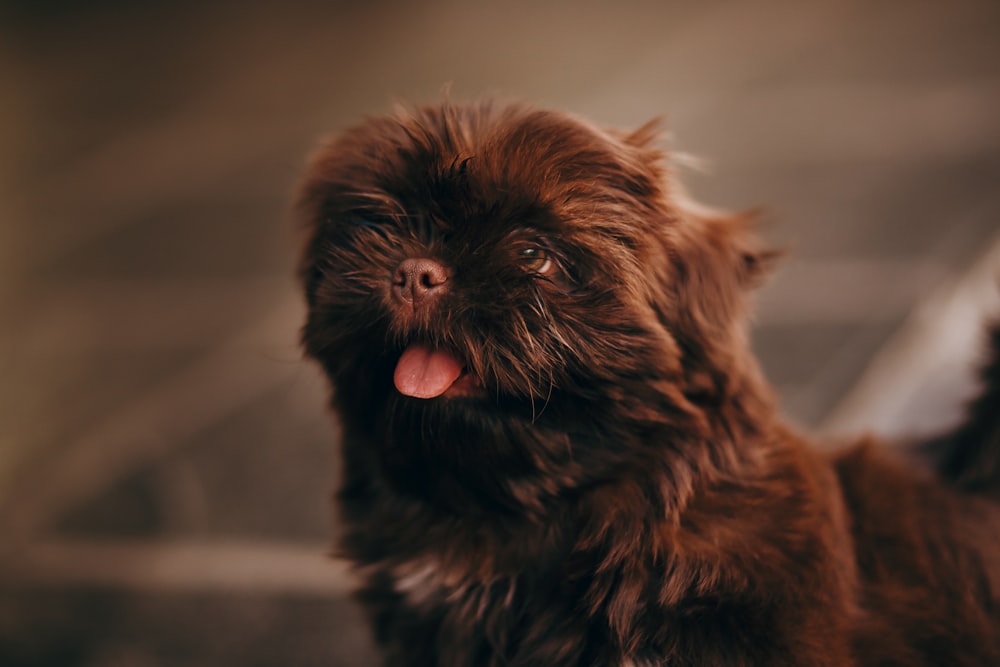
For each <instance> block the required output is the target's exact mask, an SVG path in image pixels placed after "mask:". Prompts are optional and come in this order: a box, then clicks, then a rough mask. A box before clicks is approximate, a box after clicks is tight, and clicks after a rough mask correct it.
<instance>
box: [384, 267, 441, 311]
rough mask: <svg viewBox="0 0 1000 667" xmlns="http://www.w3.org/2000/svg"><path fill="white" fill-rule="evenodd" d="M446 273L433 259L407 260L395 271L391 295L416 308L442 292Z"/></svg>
mask: <svg viewBox="0 0 1000 667" xmlns="http://www.w3.org/2000/svg"><path fill="white" fill-rule="evenodd" d="M447 282H448V272H447V270H445V268H444V266H442V265H441V264H440V263H438V262H435V261H434V260H433V259H426V258H420V259H407V260H404V261H403V263H401V264H400V265H399V267H398V268H397V269H396V274H395V276H394V277H393V293H394V294H395V295H396V298H397V299H398V300H399V301H400V302H402V303H404V304H406V305H413V306H417V305H418V304H420V303H422V302H424V301H426V300H427V299H429V298H431V297H434V296H437V295H438V294H440V293H441V292H443V291H444V285H445V283H447Z"/></svg>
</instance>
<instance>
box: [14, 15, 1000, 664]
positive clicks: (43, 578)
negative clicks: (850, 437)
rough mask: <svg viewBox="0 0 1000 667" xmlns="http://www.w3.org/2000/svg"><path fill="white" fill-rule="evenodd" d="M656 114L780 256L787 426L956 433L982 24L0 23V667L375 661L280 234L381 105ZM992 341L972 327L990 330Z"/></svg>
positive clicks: (946, 19) (993, 119)
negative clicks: (779, 248)
mask: <svg viewBox="0 0 1000 667" xmlns="http://www.w3.org/2000/svg"><path fill="white" fill-rule="evenodd" d="M445 87H450V90H451V95H452V97H454V98H456V99H470V98H475V97H478V96H480V95H482V94H495V95H498V96H500V97H502V98H517V99H525V100H528V101H531V102H534V103H536V104H539V105H544V106H552V107H557V108H562V109H566V110H570V111H573V112H575V113H578V114H581V115H584V116H587V117H589V118H591V119H593V120H595V121H598V122H600V123H603V124H607V125H614V126H623V127H628V126H635V125H638V124H640V123H643V122H645V121H646V120H648V119H649V118H651V117H653V116H657V115H664V116H666V118H667V121H668V126H669V127H670V128H671V130H672V137H671V139H670V142H669V145H670V146H671V149H672V150H674V151H676V152H678V153H683V154H684V155H685V156H687V157H686V159H685V162H686V163H687V164H690V165H691V167H689V168H687V169H685V180H686V182H687V183H688V185H689V187H690V188H691V189H692V190H693V192H694V193H695V195H696V196H697V197H699V198H701V199H702V200H704V201H706V202H708V203H711V204H715V205H720V206H728V207H745V206H753V205H758V204H764V205H767V206H768V207H769V210H770V215H769V219H770V221H771V224H770V226H769V228H768V229H767V230H766V234H767V235H768V236H769V238H771V239H772V240H773V241H774V242H776V243H779V244H785V245H788V246H789V248H790V250H791V252H792V254H791V256H790V258H789V259H788V260H787V261H786V262H785V263H784V265H783V266H782V268H781V270H780V271H779V273H778V274H777V275H776V276H775V278H774V279H773V280H772V281H771V282H770V284H769V285H768V286H767V287H766V288H765V289H764V290H763V291H762V293H761V295H760V300H759V312H758V317H757V326H756V328H755V330H754V345H755V347H756V349H757V350H758V352H759V354H760V356H761V358H762V361H763V363H764V366H765V368H766V370H767V373H768V375H769V376H770V377H771V379H772V380H773V381H774V383H775V385H776V387H777V389H778V391H779V394H780V396H781V400H782V404H783V406H784V409H785V411H786V412H787V413H788V414H789V416H790V417H791V418H792V419H794V420H795V421H796V422H797V423H798V424H800V425H802V426H805V427H809V428H814V429H818V430H820V431H822V432H825V433H828V434H836V433H840V432H844V431H848V430H851V429H854V428H856V427H861V426H870V427H873V428H875V429H876V430H879V431H881V432H884V433H888V434H892V435H901V434H905V433H910V432H914V431H926V430H929V429H935V428H940V427H943V426H944V425H946V424H947V423H948V422H949V421H952V420H954V419H955V418H956V415H958V414H959V411H960V406H961V401H962V398H963V397H964V396H967V395H968V392H969V391H970V389H971V388H972V387H973V382H972V379H971V375H970V373H969V369H970V365H971V364H972V362H973V360H974V358H975V355H976V351H977V349H978V342H979V338H980V335H979V333H980V332H979V328H978V327H979V322H980V321H981V320H982V319H983V318H984V317H985V315H986V314H987V313H988V312H990V311H991V309H994V308H995V300H996V282H995V277H996V275H997V272H998V268H1000V237H998V231H1000V3H997V2H995V0H954V1H952V2H947V3H945V2H939V1H937V0H906V1H904V0H879V1H877V2H872V1H871V0H856V1H851V0H814V1H812V2H808V3H806V2H795V1H793V0H784V1H779V0H775V1H746V0H739V1H737V0H729V1H726V0H702V1H701V2H653V1H652V0H650V1H647V2H642V1H633V2H614V3H612V2H600V1H597V0H582V1H580V2H551V3H549V2H527V1H526V0H508V1H507V2H504V3H499V2H497V3H487V2H469V1H465V2H460V1H458V0H454V1H448V0H434V1H431V2H409V3H404V2H389V1H386V0H370V1H368V2H350V1H347V0H341V1H334V2H326V3H318V2H304V1H303V2H294V1H292V2H283V3H274V2H272V3H266V2H260V1H253V0H250V1H244V2H193V1H190V0H175V1H173V2H157V1H154V0H133V1H130V2H126V1H125V0H119V1H116V0H104V1H95V2H87V3H83V2H73V1H72V0H22V1H20V2H10V1H6V2H2V3H0V91H2V92H0V665H4V666H15V665H16V666H21V665H24V666H28V665H81V666H87V667H112V666H114V667H117V666H132V665H134V666H137V667H146V666H158V665H185V666H186V667H192V666H199V665H206V666H208V665H213V666H215V665H241V666H254V665H261V666H263V665H281V666H290V665H291V666H298V665H303V666H308V665H326V666H330V665H334V666H345V667H348V666H350V667H353V666H357V667H361V666H366V665H373V664H375V662H374V660H373V653H372V651H371V649H370V646H369V643H370V642H369V638H368V635H367V632H366V630H365V629H364V627H363V625H362V624H361V623H360V615H359V614H358V612H357V610H356V609H355V608H354V606H353V605H352V603H351V602H350V601H349V600H348V598H347V591H348V590H349V589H350V587H351V580H350V574H349V572H348V571H347V570H346V568H345V567H344V565H343V564H342V563H341V562H339V561H337V560H330V559H328V558H327V557H326V552H327V550H328V546H327V545H328V543H329V538H330V535H331V534H332V533H333V532H334V531H335V530H336V526H335V525H334V521H333V519H332V518H331V517H332V512H331V510H330V508H329V506H328V498H329V496H330V493H331V491H332V489H333V487H334V484H335V480H336V475H337V462H336V456H335V442H336V432H335V428H334V426H333V424H332V423H331V421H330V420H329V419H328V417H327V416H326V415H325V411H324V402H325V387H324V385H323V384H322V382H321V381H320V379H319V378H318V376H317V373H316V372H315V371H314V369H312V368H311V367H310V366H308V365H306V364H304V363H302V362H301V360H300V353H299V351H298V349H297V346H296V336H297V329H298V326H299V324H300V322H301V320H302V307H301V304H300V303H299V297H298V295H297V293H296V288H295V285H294V282H293V279H292V271H293V264H294V253H295V245H294V242H293V234H292V232H291V229H290V225H289V222H288V220H287V218H286V208H287V205H288V201H289V193H290V191H291V189H292V187H293V184H294V182H295V180H296V177H297V176H298V174H299V173H300V167H301V164H302V161H303V158H304V156H305V155H306V154H307V153H308V151H309V150H310V148H311V147H312V146H313V145H314V143H315V141H316V140H317V139H318V138H319V137H320V136H321V135H323V134H325V133H328V132H335V131H336V130H338V129H340V128H343V127H345V126H347V125H349V124H353V123H355V122H357V121H359V120H360V119H362V118H363V117H364V116H366V115H372V114H379V113H383V112H386V111H388V110H389V109H390V108H391V104H392V102H393V100H395V99H401V100H408V101H420V102H433V101H436V100H438V99H440V98H441V94H442V91H443V90H444V89H445ZM993 312H995V310H994V311H993Z"/></svg>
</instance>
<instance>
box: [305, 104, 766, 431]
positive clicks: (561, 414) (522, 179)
mask: <svg viewBox="0 0 1000 667" xmlns="http://www.w3.org/2000/svg"><path fill="white" fill-rule="evenodd" d="M655 139H656V132H655V131H654V130H653V129H652V127H645V128H642V129H640V130H638V131H636V132H633V133H616V132H609V131H604V130H601V129H598V128H596V127H594V126H592V125H590V124H588V123H585V122H583V121H581V120H578V119H576V118H573V117H571V116H567V115H564V114H560V113H554V112H548V111H538V110H534V109H531V108H527V107H522V106H508V107H496V106H493V105H491V104H489V103H483V104H478V105H470V106H459V105H452V104H444V105H441V106H437V107H431V108H423V109H418V110H415V111H414V110H411V111H400V112H398V113H397V115H395V116H391V117H385V118H377V119H373V120H370V121H368V122H367V123H365V124H363V125H361V126H360V127H357V128H355V129H353V130H350V131H347V132H345V133H344V134H342V135H341V136H339V137H338V138H336V139H334V140H332V141H330V142H329V143H327V144H325V145H323V146H322V147H321V148H320V150H319V151H318V153H317V154H316V156H315V157H314V159H313V160H312V162H311V164H310V166H309V168H308V171H307V174H306V178H305V181H304V183H303V186H302V190H301V195H300V201H299V207H298V211H299V214H300V216H301V217H302V219H303V220H304V221H305V223H306V226H307V229H308V235H309V239H308V242H307V244H306V249H305V253H304V257H303V261H302V264H301V278H302V281H303V284H304V286H305V292H306V298H307V301H308V308H309V311H308V320H307V323H306V326H305V328H304V335H303V340H304V343H305V348H306V351H307V353H308V354H309V355H311V356H312V357H314V358H316V359H317V360H319V361H320V362H321V363H322V365H323V367H324V369H325V370H326V372H327V374H328V375H329V377H330V379H331V381H332V382H333V384H334V388H335V395H336V397H337V402H338V404H339V405H340V407H341V411H342V413H344V418H345V419H346V420H355V421H356V422H357V423H358V424H360V425H361V426H362V427H363V428H367V429H369V430H371V429H376V430H378V429H384V428H385V425H386V424H387V423H390V422H393V420H395V419H397V418H398V417H399V415H402V414H405V415H408V417H407V420H406V421H405V426H403V425H401V424H402V422H401V423H400V426H399V428H405V429H414V430H416V431H417V432H416V433H413V434H411V436H412V437H413V438H414V439H416V438H418V437H419V435H420V433H419V431H420V428H426V424H427V423H429V422H428V421H427V420H429V419H431V420H433V419H438V420H444V421H443V422H441V423H445V422H447V420H448V419H450V418H452V417H454V419H456V420H457V419H459V418H461V420H463V423H465V424H470V423H479V424H481V425H482V424H489V425H490V428H501V429H503V428H509V425H507V426H505V425H503V424H499V425H498V424H497V423H496V420H498V419H499V420H504V419H507V420H514V421H515V422H517V423H531V424H533V425H544V423H543V422H544V420H546V419H548V420H549V421H550V422H551V421H552V420H556V421H559V420H561V422H560V423H561V424H562V425H563V426H562V428H563V429H565V428H566V424H568V423H575V424H585V423H589V420H590V419H591V417H592V416H593V415H594V414H595V413H597V412H599V413H601V414H604V413H605V412H606V411H608V410H610V409H611V407H612V406H617V409H620V410H623V411H625V412H627V413H628V414H629V415H631V416H632V417H634V418H635V419H637V420H640V421H641V420H642V419H651V420H653V421H655V420H657V419H662V418H663V416H664V415H665V414H669V413H670V412H671V411H672V410H674V411H678V412H685V411H688V412H690V411H691V409H692V407H691V405H690V402H691V401H692V400H695V399H696V397H695V396H694V395H696V394H706V393H711V392H715V391H723V390H724V388H723V385H725V383H726V381H727V380H726V378H727V377H729V375H730V374H731V373H732V371H733V370H734V367H733V364H736V363H743V361H742V359H741V358H740V355H742V354H743V353H744V350H743V347H742V343H741V341H742V334H741V326H740V322H741V320H742V311H743V308H742V303H743V296H742V293H743V291H744V290H743V288H744V287H745V286H746V285H747V284H748V283H750V282H751V281H752V279H753V278H754V277H755V276H756V275H757V273H758V270H759V268H760V266H761V264H762V255H761V254H760V253H759V252H758V251H757V249H756V247H755V245H754V243H753V240H752V238H751V237H750V235H749V234H748V232H747V229H746V227H747V225H746V224H745V223H746V221H745V220H744V219H741V218H735V217H726V216H721V215H713V214H711V213H707V212H699V211H697V210H695V209H694V207H692V206H690V205H686V204H682V203H681V201H682V197H681V196H680V195H679V194H678V193H677V192H675V189H674V187H673V185H672V184H671V182H670V180H669V178H668V173H667V167H666V164H665V159H664V156H663V155H662V154H661V153H660V152H659V151H658V150H657V149H656V148H655V147H653V146H652V144H653V142H654V141H655ZM421 425H423V426H421ZM397 435H398V434H397Z"/></svg>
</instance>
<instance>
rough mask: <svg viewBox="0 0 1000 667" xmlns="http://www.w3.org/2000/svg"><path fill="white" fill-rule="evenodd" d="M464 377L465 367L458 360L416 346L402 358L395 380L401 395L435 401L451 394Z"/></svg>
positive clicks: (427, 348)
mask: <svg viewBox="0 0 1000 667" xmlns="http://www.w3.org/2000/svg"><path fill="white" fill-rule="evenodd" d="M461 374H462V365H461V364H460V363H458V360H457V359H455V357H453V356H451V355H450V354H448V353H447V352H443V351H441V350H432V349H431V348H429V347H427V346H426V345H420V344H417V343H414V344H413V345H411V346H409V347H408V348H406V350H405V351H404V352H403V356H401V357H400V358H399V362H398V363H397V364H396V373H395V374H394V375H393V380H394V381H395V383H396V389H398V390H399V393H401V394H405V395H407V396H413V397H414V398H434V397H435V396H440V395H441V394H443V393H444V392H446V391H448V387H450V386H451V385H453V384H454V383H455V380H457V379H458V377H459V376H460V375H461Z"/></svg>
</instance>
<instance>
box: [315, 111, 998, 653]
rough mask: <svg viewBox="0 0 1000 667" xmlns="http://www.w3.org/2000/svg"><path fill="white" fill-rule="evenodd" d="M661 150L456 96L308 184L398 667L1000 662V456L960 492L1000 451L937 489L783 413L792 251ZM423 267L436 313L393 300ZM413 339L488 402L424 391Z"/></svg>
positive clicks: (338, 367) (325, 347) (324, 294)
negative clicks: (783, 316) (685, 187)
mask: <svg viewBox="0 0 1000 667" xmlns="http://www.w3.org/2000/svg"><path fill="white" fill-rule="evenodd" d="M655 140H656V132H655V129H654V128H652V127H651V126H647V127H645V128H642V129H640V130H639V131H637V132H634V133H631V134H629V133H618V132H611V131H604V130H601V129H598V128H596V127H594V126H592V125H590V124H588V123H586V122H584V121H581V120H579V119H576V118H574V117H571V116H568V115H565V114H561V113H555V112H550V111H540V110H535V109H532V108H530V107H526V106H518V105H513V106H499V105H494V104H491V103H489V102H484V103H480V104H473V105H458V104H452V103H445V104H443V105H440V106H434V107H428V108H420V109H416V110H400V111H399V112H398V113H397V114H396V115H393V116H391V117H383V118H375V119H371V120H369V121H367V122H366V123H364V124H362V125H360V126H358V127H356V128H354V129H351V130H349V131H347V132H345V133H343V134H341V135H340V136H339V137H338V138H336V139H334V140H332V141H330V142H329V143H326V144H324V145H323V146H322V147H321V148H320V150H319V151H318V153H317V154H316V156H315V157H314V159H313V160H312V162H311V163H310V165H309V167H308V170H307V173H306V177H305V179H304V182H303V184H302V189H301V195H300V199H299V203H298V208H297V211H298V215H299V216H300V217H301V220H303V221H304V224H305V226H306V228H307V230H308V236H309V240H308V243H307V244H306V249H305V252H304V255H303V260H302V264H301V279H302V284H303V286H304V289H305V294H306V299H307V302H308V307H309V311H308V320H307V323H306V325H305V327H304V331H303V341H304V346H305V349H306V352H307V354H308V355H309V356H311V357H312V358H314V359H315V360H316V361H318V362H319V363H320V364H321V365H322V367H323V369H324V371H325V372H326V374H327V375H328V377H329V379H330V382H331V385H332V388H333V394H332V405H333V408H334V411H335V412H336V414H337V415H338V416H339V421H340V424H341V427H342V454H343V484H342V488H341V489H340V492H339V494H338V501H339V508H340V512H341V517H342V522H343V524H344V526H345V528H344V534H343V538H342V544H341V547H342V550H343V553H344V554H346V555H347V556H348V557H349V558H351V559H352V560H353V561H354V562H355V563H356V565H357V568H358V572H359V573H360V575H361V577H362V579H363V582H364V583H363V587H362V589H361V591H360V592H359V598H360V600H361V601H362V602H363V604H364V605H365V607H366V608H367V609H368V611H369V612H370V615H371V619H372V624H373V629H374V634H375V638H376V640H377V642H378V644H379V645H380V646H381V648H382V650H383V651H384V655H385V661H386V664H387V665H393V666H404V665H409V666H420V667H427V666H434V665H439V666H449V667H459V666H461V667H469V666H470V665H472V666H480V665H482V666H486V667H500V666H504V667H513V666H522V667H527V666H536V665H537V666H540V667H541V666H545V667H556V666H560V665H596V666H609V667H610V666H614V667H650V666H653V665H671V666H688V665H690V666H695V665H698V666H704V665H1000V611H998V609H1000V607H998V599H1000V537H998V536H1000V508H998V506H997V504H996V503H995V500H991V497H992V498H995V497H996V488H997V477H996V475H995V470H996V466H995V465H994V468H993V471H994V472H993V473H992V477H990V478H989V480H988V481H989V483H988V484H985V487H986V488H985V489H983V488H979V487H977V489H976V490H975V492H971V491H965V490H961V489H959V488H958V487H959V486H961V484H960V483H959V482H958V481H957V480H959V479H964V477H963V475H966V476H967V474H969V473H968V471H970V470H973V469H974V468H975V466H976V465H977V461H978V460H980V459H982V460H989V458H990V457H992V460H994V461H995V460H996V457H997V456H998V449H997V448H998V445H996V444H995V443H994V444H993V445H990V447H991V448H992V449H991V450H989V451H985V452H984V451H983V450H984V448H978V449H977V448H975V447H973V446H971V445H967V446H965V450H963V451H969V452H971V453H970V455H969V457H967V458H968V459H969V460H966V461H964V462H963V463H962V464H961V466H959V464H958V463H954V462H952V463H953V467H961V468H962V470H951V471H945V473H942V474H937V475H936V474H935V473H933V472H932V471H931V469H930V466H920V465H918V464H913V463H904V462H902V461H897V460H896V459H895V458H894V457H893V456H892V455H891V454H890V453H889V452H888V451H887V450H886V449H884V448H882V447H879V446H878V445H877V444H875V443H871V442H869V441H867V440H859V441H858V442H857V443H855V444H853V445H852V446H850V447H848V448H847V449H845V450H844V451H842V452H841V453H839V454H837V455H834V456H830V455H828V454H827V453H823V452H820V451H817V450H815V449H813V448H811V446H810V442H809V441H808V440H807V439H806V438H804V437H803V436H801V435H799V434H798V433H796V432H795V431H793V430H792V429H790V428H789V427H787V426H786V425H785V424H783V422H782V421H781V418H780V417H779V415H778V414H777V413H776V410H775V406H774V401H773V400H772V395H771V390H770V388H769V387H768V385H767V384H766V382H765V381H764V380H763V378H762V376H761V373H760V371H759V370H758V366H757V364H756V362H755V361H754V359H753V358H752V356H751V354H750V352H749V350H748V346H747V342H746V336H745V320H746V315H747V308H748V305H747V299H746V294H747V292H748V291H749V289H750V288H751V287H752V286H753V285H755V284H756V283H757V282H758V280H759V278H760V276H761V273H762V271H763V270H764V269H765V268H766V265H767V264H768V261H769V259H770V256H771V255H770V253H769V252H768V251H767V250H766V249H764V248H762V247H761V246H760V245H759V244H758V243H757V241H756V240H755V238H754V236H753V234H752V222H753V221H752V219H750V218H749V217H747V216H728V215H721V214H715V213H712V212H709V211H704V210H701V209H699V208H697V207H695V206H693V205H691V204H688V203H685V200H684V197H683V196H682V195H681V194H680V193H679V191H678V190H677V188H676V186H674V184H673V180H672V175H671V174H670V173H669V170H668V166H667V164H666V163H665V158H664V156H663V155H662V154H661V153H660V151H659V150H657V149H656V148H655V146H654V145H653V144H654V142H655ZM526 247H527V248H541V249H543V250H544V251H545V252H546V253H547V254H548V256H549V257H550V258H551V259H552V260H553V261H554V267H555V268H554V269H553V270H552V271H551V272H549V273H546V274H545V275H540V274H537V273H533V272H531V271H529V270H525V268H524V266H523V265H522V264H521V263H519V262H520V260H519V257H521V255H518V252H520V251H521V249H523V248H526ZM409 258H430V259H432V260H433V261H435V262H438V263H440V265H441V266H442V267H445V270H446V272H447V276H448V280H447V284H446V285H445V289H443V290H440V291H441V292H443V294H441V295H440V296H439V297H437V298H435V299H434V300H432V301H431V302H429V303H427V304H424V305H422V306H421V307H420V308H417V307H413V308H410V307H404V306H405V305H406V304H401V303H400V301H399V299H398V298H395V297H394V295H393V276H394V273H395V272H396V271H397V267H399V266H400V265H401V262H403V261H404V260H406V259H409ZM414 341H417V342H419V343H421V344H423V345H426V346H430V347H433V348H434V349H446V350H449V351H451V352H452V353H454V354H455V355H457V356H458V357H460V358H461V359H462V362H463V363H464V364H465V367H466V371H467V373H468V374H469V375H470V376H471V377H473V378H475V382H476V383H477V386H478V387H479V391H478V392H475V393H473V394H472V395H460V396H440V397H437V398H430V399H420V398H412V397H409V396H404V395H402V394H401V393H400V392H399V391H397V389H396V388H395V387H394V385H393V370H394V368H395V366H396V363H397V361H398V360H399V359H400V356H401V355H402V354H403V351H404V349H406V347H407V346H408V345H410V344H412V343H414ZM993 375H994V376H995V375H996V373H995V372H994V373H993ZM993 379H994V380H995V379H996V378H993ZM996 397H997V392H996V390H993V393H990V394H988V395H987V396H986V397H984V399H983V401H990V402H992V403H991V404H990V405H988V406H986V407H985V408H981V409H980V412H982V411H983V410H985V411H987V412H989V411H993V412H994V413H995V411H996V410H1000V405H998V404H996ZM970 437H971V436H970ZM944 467H945V466H944V465H942V469H944ZM949 476H950V477H949ZM976 479H980V478H979V477H976ZM950 480H956V482H955V483H954V484H953V483H952V482H951V481H950ZM982 486H983V485H980V487H982Z"/></svg>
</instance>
